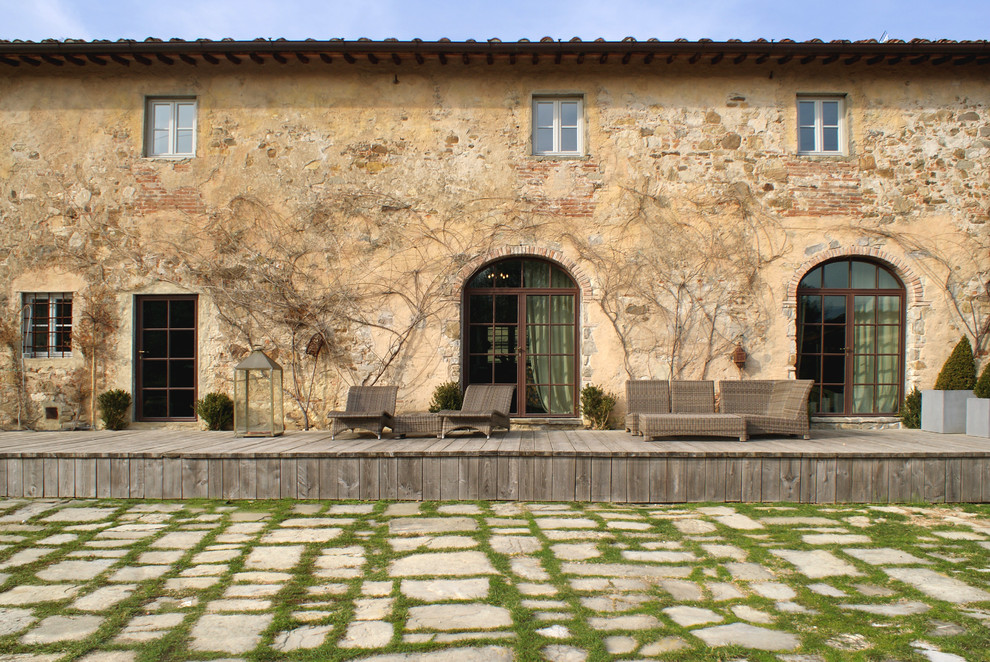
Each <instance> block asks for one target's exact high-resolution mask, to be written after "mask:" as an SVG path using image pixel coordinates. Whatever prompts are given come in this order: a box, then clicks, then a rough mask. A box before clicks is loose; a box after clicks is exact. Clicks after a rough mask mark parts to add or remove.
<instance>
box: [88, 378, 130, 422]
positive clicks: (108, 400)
mask: <svg viewBox="0 0 990 662" xmlns="http://www.w3.org/2000/svg"><path fill="white" fill-rule="evenodd" d="M96 401H97V403H99V405H100V419H101V420H102V421H103V427H105V428H106V429H107V430H123V429H124V428H126V427H127V425H128V423H130V421H128V420H127V411H128V410H129V409H130V408H131V394H130V393H128V392H127V391H125V390H123V389H119V388H117V389H113V390H110V391H104V392H103V393H100V395H99V397H98V398H97V399H96Z"/></svg>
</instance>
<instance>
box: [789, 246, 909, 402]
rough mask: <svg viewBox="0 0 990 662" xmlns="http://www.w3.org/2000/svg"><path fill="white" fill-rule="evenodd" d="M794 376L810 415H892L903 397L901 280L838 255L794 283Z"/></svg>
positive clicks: (884, 270)
mask: <svg viewBox="0 0 990 662" xmlns="http://www.w3.org/2000/svg"><path fill="white" fill-rule="evenodd" d="M797 294H798V319H797V348H798V365H797V373H798V374H797V376H798V379H811V380H814V382H815V384H814V387H813V388H812V391H811V398H810V402H811V406H810V411H811V413H813V414H823V415H829V414H842V415H883V414H886V415H892V414H896V413H897V411H898V408H899V406H900V403H901V400H902V399H903V397H904V394H903V388H902V384H903V381H904V286H903V285H902V284H901V281H900V280H899V279H898V278H897V277H896V276H895V275H894V274H893V273H891V272H890V271H889V270H888V269H887V268H886V267H884V266H883V265H881V264H877V263H874V262H869V261H866V260H855V259H841V260H835V261H832V262H827V263H825V264H822V265H820V266H818V267H815V268H814V269H812V270H811V271H809V272H808V273H807V274H806V275H805V276H804V278H802V279H801V282H800V284H799V285H798V292H797Z"/></svg>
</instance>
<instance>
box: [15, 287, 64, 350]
mask: <svg viewBox="0 0 990 662" xmlns="http://www.w3.org/2000/svg"><path fill="white" fill-rule="evenodd" d="M62 303H68V304H69V317H68V319H67V320H66V318H65V317H59V315H58V306H59V304H62ZM38 304H47V309H48V310H47V317H46V320H45V322H44V323H43V324H42V325H38V324H37V322H36V319H35V315H34V313H35V307H36V306H37V305H38ZM21 310H22V313H23V315H22V317H23V319H22V327H21V335H22V337H23V344H22V345H21V348H22V352H23V355H24V358H29V359H30V358H48V359H53V358H59V359H60V358H68V357H70V356H72V292H25V293H24V295H23V297H22V309H21ZM36 328H38V329H44V332H45V334H46V336H47V340H46V342H45V349H43V350H41V349H38V348H37V347H36V346H35V343H34V334H35V329H36ZM60 333H61V334H65V333H67V334H68V338H69V340H68V349H59V347H60V345H59V342H58V337H59V334H60Z"/></svg>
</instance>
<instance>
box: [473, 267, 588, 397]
mask: <svg viewBox="0 0 990 662" xmlns="http://www.w3.org/2000/svg"><path fill="white" fill-rule="evenodd" d="M465 294H466V304H467V324H466V327H467V342H466V349H465V358H466V367H467V375H466V376H467V379H466V382H467V383H468V384H515V385H516V397H515V398H514V401H513V405H512V410H511V413H512V414H515V415H519V416H573V415H574V414H575V412H576V405H577V381H578V380H577V287H576V285H575V284H574V281H573V280H572V279H571V278H570V276H568V275H567V274H566V272H564V271H563V270H562V269H560V268H559V267H557V266H556V265H553V264H551V263H549V262H544V261H542V260H524V259H511V260H503V261H501V262H497V263H494V264H491V265H488V266H487V267H485V268H483V269H482V270H481V271H479V272H478V273H477V274H475V276H474V277H473V278H472V279H471V280H470V281H469V283H468V287H467V290H466V293H465Z"/></svg>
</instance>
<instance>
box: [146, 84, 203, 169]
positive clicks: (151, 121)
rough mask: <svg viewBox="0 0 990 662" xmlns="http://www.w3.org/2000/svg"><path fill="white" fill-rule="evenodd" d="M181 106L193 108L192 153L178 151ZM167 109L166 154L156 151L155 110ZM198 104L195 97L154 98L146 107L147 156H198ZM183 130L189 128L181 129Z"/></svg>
mask: <svg viewBox="0 0 990 662" xmlns="http://www.w3.org/2000/svg"><path fill="white" fill-rule="evenodd" d="M179 106H192V109H193V123H192V127H191V128H192V151H189V152H180V151H179V150H178V130H177V129H179V128H180V127H177V126H176V122H177V121H178V116H179ZM160 107H167V108H168V109H169V110H168V149H167V150H166V151H164V152H156V151H155V131H156V129H155V109H156V108H160ZM198 110H199V108H198V104H197V103H196V99H195V98H194V97H152V98H149V99H148V100H147V103H146V106H145V136H144V140H145V146H146V147H145V155H146V156H149V157H153V158H187V157H190V156H196V131H197V125H198V123H199V118H198V112H197V111H198ZM181 128H183V129H185V128H187V127H181Z"/></svg>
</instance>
